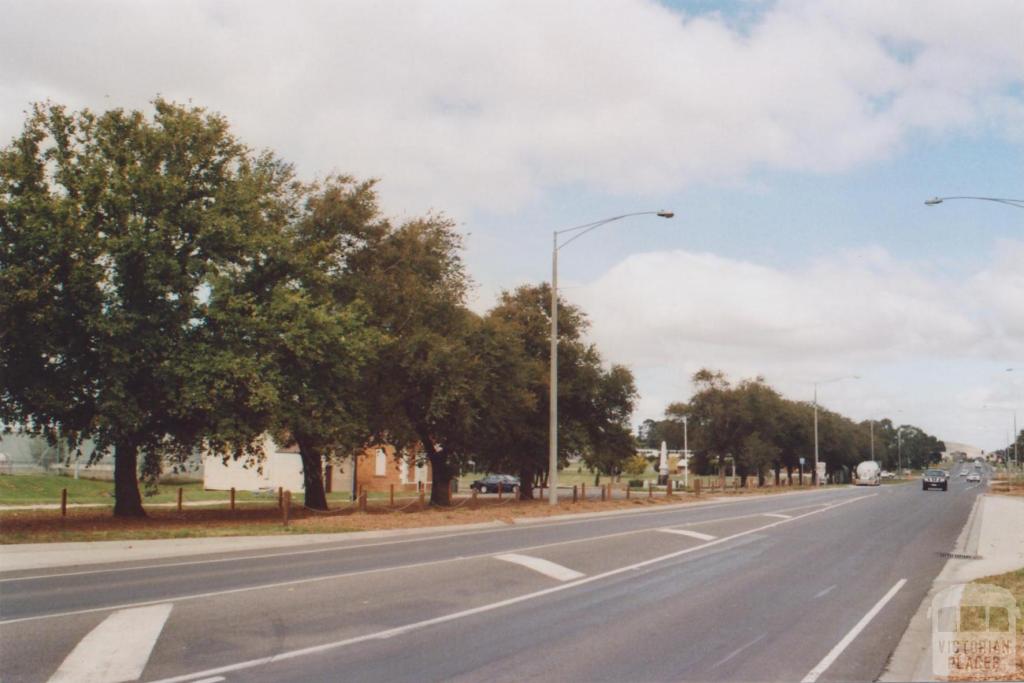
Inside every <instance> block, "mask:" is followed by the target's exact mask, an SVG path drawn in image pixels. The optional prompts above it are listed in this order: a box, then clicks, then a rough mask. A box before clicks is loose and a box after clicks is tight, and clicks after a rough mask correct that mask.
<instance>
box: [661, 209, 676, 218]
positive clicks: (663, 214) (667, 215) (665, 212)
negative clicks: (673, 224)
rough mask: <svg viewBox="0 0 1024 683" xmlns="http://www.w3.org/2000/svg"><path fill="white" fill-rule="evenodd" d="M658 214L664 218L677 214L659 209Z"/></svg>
mask: <svg viewBox="0 0 1024 683" xmlns="http://www.w3.org/2000/svg"><path fill="white" fill-rule="evenodd" d="M658 215H659V216H661V217H662V218H672V217H673V216H675V215H676V214H675V213H674V212H672V211H659V212H658Z"/></svg>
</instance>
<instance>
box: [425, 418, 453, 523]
mask: <svg viewBox="0 0 1024 683" xmlns="http://www.w3.org/2000/svg"><path fill="white" fill-rule="evenodd" d="M420 441H421V442H423V449H424V450H425V451H426V452H427V459H428V460H429V461H430V469H431V470H432V472H431V476H430V479H431V482H432V485H431V487H430V504H431V505H436V506H438V507H449V506H450V505H451V504H452V497H451V495H450V494H451V489H450V488H449V487H450V486H451V480H452V471H451V468H450V467H448V457H447V456H446V455H445V454H444V452H443V451H440V450H438V449H437V447H436V446H435V445H434V442H433V441H431V439H430V437H429V436H426V435H425V433H424V432H423V430H420Z"/></svg>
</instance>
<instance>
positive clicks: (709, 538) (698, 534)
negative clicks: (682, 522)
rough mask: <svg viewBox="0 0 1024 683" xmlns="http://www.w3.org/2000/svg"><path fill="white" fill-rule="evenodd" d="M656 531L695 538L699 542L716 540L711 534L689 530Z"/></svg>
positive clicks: (667, 529) (666, 529)
mask: <svg viewBox="0 0 1024 683" xmlns="http://www.w3.org/2000/svg"><path fill="white" fill-rule="evenodd" d="M658 531H663V532H665V533H666V534H678V535H680V536H689V537H690V538H696V539H699V540H701V541H713V540H715V539H716V538H718V537H717V536H712V535H711V534H702V533H701V532H699V531H690V530H689V529H669V528H665V529H658Z"/></svg>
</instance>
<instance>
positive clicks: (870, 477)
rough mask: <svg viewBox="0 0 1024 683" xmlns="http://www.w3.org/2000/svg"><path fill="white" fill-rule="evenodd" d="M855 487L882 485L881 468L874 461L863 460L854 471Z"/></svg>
mask: <svg viewBox="0 0 1024 683" xmlns="http://www.w3.org/2000/svg"><path fill="white" fill-rule="evenodd" d="M855 474H856V484H857V486H878V485H879V484H881V483H882V468H881V467H880V466H879V465H878V463H877V462H875V461H874V460H865V461H864V462H862V463H860V464H859V465H857V469H856V470H855Z"/></svg>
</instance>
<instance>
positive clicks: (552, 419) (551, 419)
mask: <svg viewBox="0 0 1024 683" xmlns="http://www.w3.org/2000/svg"><path fill="white" fill-rule="evenodd" d="M674 215H675V214H674V213H673V212H671V211H637V212H635V213H625V214H622V215H621V216H612V217H611V218H603V219H601V220H599V221H594V222H593V223H584V224H583V225H577V226H576V227H574V228H566V229H565V230H555V231H554V233H553V234H552V245H551V380H550V383H549V394H548V503H549V504H551V505H558V250H559V249H561V248H563V247H565V246H567V245H569V244H570V243H571V242H572V241H573V240H576V239H578V238H580V237H582V236H583V235H585V234H587V233H588V232H590V231H591V230H594V229H595V228H599V227H601V226H602V225H606V224H608V223H612V222H614V221H618V220H622V219H623V218H629V217H631V216H658V217H660V218H672V217H673V216H674ZM570 232H574V233H576V234H575V235H573V236H572V237H570V238H569V239H567V240H566V241H565V242H563V243H562V244H559V243H558V236H559V235H564V234H566V233H570Z"/></svg>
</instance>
